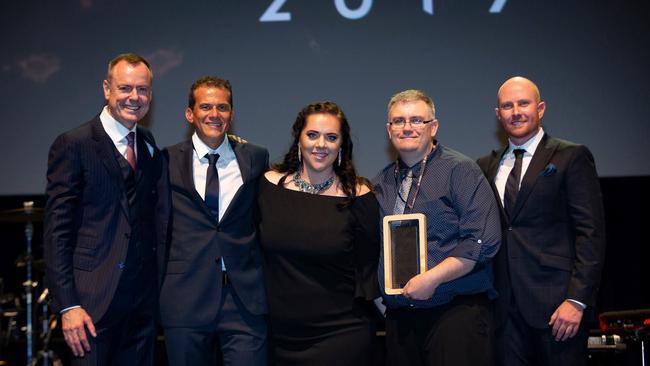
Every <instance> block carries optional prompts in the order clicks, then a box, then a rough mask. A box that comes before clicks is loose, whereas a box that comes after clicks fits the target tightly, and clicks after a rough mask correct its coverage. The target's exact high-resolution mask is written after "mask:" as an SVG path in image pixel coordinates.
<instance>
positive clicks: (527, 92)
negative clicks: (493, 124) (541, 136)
mask: <svg viewBox="0 0 650 366" xmlns="http://www.w3.org/2000/svg"><path fill="white" fill-rule="evenodd" d="M545 110H546V103H544V102H542V101H540V96H539V91H538V89H537V86H535V84H533V82H532V81H530V80H528V79H525V78H522V77H515V78H512V79H509V80H508V81H506V82H505V83H504V84H503V85H502V86H501V88H500V89H499V93H498V105H497V108H496V109H495V112H496V116H497V119H498V120H499V122H501V126H503V129H504V130H505V132H506V133H507V134H508V137H509V138H510V140H511V141H512V143H513V144H515V145H522V144H524V143H525V142H526V141H528V140H530V138H531V137H533V136H535V134H537V131H539V127H540V125H541V120H542V117H543V116H544V111H545Z"/></svg>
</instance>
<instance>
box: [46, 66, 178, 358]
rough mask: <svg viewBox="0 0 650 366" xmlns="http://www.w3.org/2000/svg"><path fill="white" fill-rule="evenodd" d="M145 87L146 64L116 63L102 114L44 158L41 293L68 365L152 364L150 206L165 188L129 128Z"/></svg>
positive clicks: (158, 166)
mask: <svg viewBox="0 0 650 366" xmlns="http://www.w3.org/2000/svg"><path fill="white" fill-rule="evenodd" d="M151 81H152V74H151V69H150V67H149V64H148V63H147V61H146V60H145V59H143V58H142V57H140V56H137V55H134V54H122V55H119V56H117V57H116V58H115V59H113V60H112V61H111V62H110V63H109V65H108V74H107V77H106V80H104V82H103V89H104V96H105V98H106V101H107V103H106V106H105V107H104V109H103V110H102V112H101V113H100V114H99V115H97V116H96V117H95V118H93V119H92V120H91V121H89V122H87V123H85V124H83V125H81V126H79V127H77V128H75V129H73V130H71V131H68V132H66V133H64V134H62V135H60V136H59V137H58V138H57V139H56V140H55V141H54V143H53V144H52V147H51V149H50V153H49V161H48V171H47V189H46V194H47V205H46V208H45V235H44V245H45V261H46V264H47V275H46V283H47V286H48V287H49V290H50V294H51V296H52V303H51V304H52V308H53V309H54V310H55V311H57V312H60V313H61V314H62V316H61V317H62V328H63V335H64V337H65V341H66V343H67V344H68V346H69V347H70V349H71V350H72V353H73V355H74V356H75V357H74V359H73V364H75V365H152V364H153V345H154V340H155V324H154V319H155V311H156V306H157V296H156V288H157V285H156V284H157V280H156V249H157V248H156V247H157V245H158V244H159V243H161V242H162V241H163V240H164V238H163V237H161V236H160V235H159V234H161V233H163V232H164V231H165V228H164V226H165V223H164V222H163V221H162V220H159V219H158V218H159V217H165V215H164V210H160V209H159V210H156V209H155V206H156V204H157V203H158V202H159V200H158V190H159V189H164V186H165V181H166V180H165V179H164V178H163V177H164V174H163V172H162V170H163V169H164V166H163V164H162V157H161V153H160V151H159V150H158V149H157V148H156V144H155V142H154V139H153V136H152V135H151V133H150V132H149V131H147V130H145V129H144V128H142V127H140V126H138V125H137V122H138V121H139V120H141V119H142V118H143V117H144V116H145V115H146V114H147V111H148V110H149V104H150V101H151ZM157 212H159V213H161V214H163V215H162V216H157V215H156V213H157Z"/></svg>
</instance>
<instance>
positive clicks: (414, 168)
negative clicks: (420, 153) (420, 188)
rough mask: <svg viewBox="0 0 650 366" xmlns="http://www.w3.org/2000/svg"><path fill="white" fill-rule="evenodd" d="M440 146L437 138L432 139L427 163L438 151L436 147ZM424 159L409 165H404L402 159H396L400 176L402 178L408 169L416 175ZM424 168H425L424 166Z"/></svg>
mask: <svg viewBox="0 0 650 366" xmlns="http://www.w3.org/2000/svg"><path fill="white" fill-rule="evenodd" d="M439 147H440V144H438V140H433V149H431V151H430V152H429V154H428V155H427V164H429V162H430V161H431V160H432V159H433V157H434V155H435V154H436V152H437V151H438V148H439ZM423 161H424V159H422V160H420V161H418V162H417V163H415V164H413V166H411V167H409V166H408V165H406V163H405V162H403V161H402V159H397V162H398V164H399V170H400V177H401V178H403V177H404V175H406V173H407V172H408V170H409V169H411V170H412V172H413V175H418V174H420V167H421V166H422V162H423ZM425 169H426V168H425Z"/></svg>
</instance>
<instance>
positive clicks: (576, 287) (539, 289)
mask: <svg viewBox="0 0 650 366" xmlns="http://www.w3.org/2000/svg"><path fill="white" fill-rule="evenodd" d="M506 149H507V146H505V147H503V148H501V149H499V150H494V151H492V153H491V154H489V155H487V156H484V157H482V158H480V159H479V160H478V164H479V166H480V167H481V169H482V170H483V172H484V173H485V175H486V177H487V178H488V180H489V181H490V183H491V184H492V188H493V190H494V193H495V195H496V196H497V198H498V197H499V195H498V192H497V189H496V186H495V185H494V178H495V177H496V174H497V171H498V169H499V162H500V161H501V157H502V156H503V154H504V152H505V151H506ZM498 201H499V202H501V201H500V200H498ZM501 218H502V224H503V230H504V231H503V240H504V242H503V245H502V247H501V251H500V252H499V254H498V255H497V258H496V259H495V285H496V287H497V291H499V299H497V320H498V321H501V320H503V319H505V315H506V312H507V310H508V308H509V307H510V306H511V305H512V296H514V305H515V306H516V307H517V309H518V311H519V312H520V313H521V314H522V316H523V318H524V319H525V320H526V322H528V323H529V324H530V325H531V326H533V327H537V328H546V327H548V322H549V320H550V317H551V314H552V313H553V312H554V311H555V309H556V308H557V307H558V306H559V305H560V303H562V302H563V301H564V300H565V299H567V298H569V299H574V300H578V301H580V302H582V303H584V304H586V305H587V306H589V307H593V306H594V305H595V303H596V294H597V292H598V286H599V283H600V277H601V270H602V266H603V261H604V256H605V233H604V228H605V224H604V215H603V207H602V198H601V194H600V185H599V181H598V175H597V173H596V168H595V164H594V159H593V156H592V155H591V153H590V152H589V150H588V149H587V148H586V147H585V146H582V145H577V144H574V143H572V142H568V141H564V140H560V139H555V138H552V137H550V136H548V135H544V137H543V138H542V140H541V141H540V143H539V145H538V147H537V150H536V151H535V153H534V154H533V157H532V160H531V162H530V165H529V166H528V169H527V171H526V174H525V175H524V177H523V178H522V182H521V188H520V190H519V193H518V195H517V200H516V202H515V205H514V208H513V213H512V217H510V218H508V217H507V215H506V214H505V213H504V211H503V207H501Z"/></svg>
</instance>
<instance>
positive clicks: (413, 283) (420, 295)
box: [402, 272, 438, 300]
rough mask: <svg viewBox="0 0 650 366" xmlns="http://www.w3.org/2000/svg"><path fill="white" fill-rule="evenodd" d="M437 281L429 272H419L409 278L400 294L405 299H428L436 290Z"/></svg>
mask: <svg viewBox="0 0 650 366" xmlns="http://www.w3.org/2000/svg"><path fill="white" fill-rule="evenodd" d="M437 287H438V283H436V281H434V279H433V276H432V275H431V273H430V272H424V273H421V274H419V275H417V276H415V277H413V278H411V279H410V280H409V281H408V282H407V283H406V286H404V288H403V289H402V295H404V296H405V297H406V298H407V299H413V300H428V299H430V298H431V296H433V293H434V292H435V291H436V288H437Z"/></svg>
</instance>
